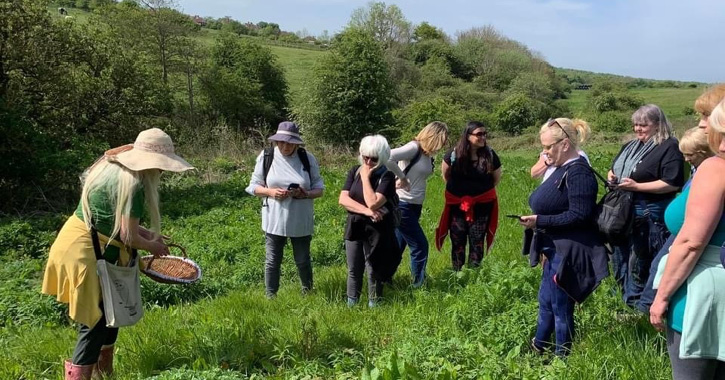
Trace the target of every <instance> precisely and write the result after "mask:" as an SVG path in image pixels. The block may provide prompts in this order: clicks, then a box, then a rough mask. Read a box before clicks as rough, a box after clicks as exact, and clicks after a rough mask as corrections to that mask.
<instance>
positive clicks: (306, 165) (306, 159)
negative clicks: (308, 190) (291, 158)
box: [297, 147, 312, 186]
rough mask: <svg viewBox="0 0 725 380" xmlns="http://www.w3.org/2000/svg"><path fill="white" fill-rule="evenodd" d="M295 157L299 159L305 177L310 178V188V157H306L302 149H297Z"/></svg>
mask: <svg viewBox="0 0 725 380" xmlns="http://www.w3.org/2000/svg"><path fill="white" fill-rule="evenodd" d="M297 155H298V156H299V157H300V161H301V162H302V170H304V171H306V172H307V176H309V177H310V186H311V185H312V171H310V157H309V156H308V155H307V151H306V150H305V148H303V147H298V148H297Z"/></svg>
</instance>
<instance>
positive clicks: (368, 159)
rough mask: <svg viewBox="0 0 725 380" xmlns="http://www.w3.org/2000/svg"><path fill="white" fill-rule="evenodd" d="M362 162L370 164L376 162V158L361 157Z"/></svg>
mask: <svg viewBox="0 0 725 380" xmlns="http://www.w3.org/2000/svg"><path fill="white" fill-rule="evenodd" d="M362 159H363V161H370V162H372V163H376V162H378V158H377V157H371V156H362Z"/></svg>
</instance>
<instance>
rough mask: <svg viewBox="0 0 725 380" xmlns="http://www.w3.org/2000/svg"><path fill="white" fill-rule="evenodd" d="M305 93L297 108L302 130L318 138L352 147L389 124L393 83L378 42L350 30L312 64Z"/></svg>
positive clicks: (393, 89)
mask: <svg viewBox="0 0 725 380" xmlns="http://www.w3.org/2000/svg"><path fill="white" fill-rule="evenodd" d="M308 88H309V91H308V92H307V94H305V95H304V98H303V99H302V101H301V104H300V105H299V106H298V107H296V108H295V112H294V113H295V118H296V120H298V121H299V122H300V123H301V125H302V127H303V129H304V131H305V133H308V134H309V136H310V137H311V138H312V139H314V140H317V141H320V142H327V143H333V144H342V145H348V146H352V145H354V144H356V143H357V142H358V141H359V140H360V139H361V138H362V137H363V136H365V135H367V134H369V133H374V132H380V131H382V130H385V129H386V128H388V127H390V126H391V125H392V124H393V119H392V116H391V110H392V108H393V96H394V91H395V88H394V85H393V83H391V82H390V79H389V71H388V67H387V65H386V63H385V59H384V58H383V51H382V48H381V46H380V45H379V44H378V43H377V42H376V41H375V40H374V39H373V38H372V37H371V36H370V35H369V34H367V33H365V32H363V31H361V30H357V29H348V30H346V31H345V32H343V33H341V34H340V35H338V41H337V43H336V44H335V45H334V47H333V50H332V52H331V53H330V54H329V55H326V56H325V57H323V58H322V59H321V60H320V61H319V62H318V64H317V65H316V66H315V69H314V72H313V75H312V78H311V83H310V84H309V86H308Z"/></svg>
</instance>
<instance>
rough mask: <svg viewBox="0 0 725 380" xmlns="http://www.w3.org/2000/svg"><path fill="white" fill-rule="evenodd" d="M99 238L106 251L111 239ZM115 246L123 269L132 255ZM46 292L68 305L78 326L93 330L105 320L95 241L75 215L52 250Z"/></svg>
mask: <svg viewBox="0 0 725 380" xmlns="http://www.w3.org/2000/svg"><path fill="white" fill-rule="evenodd" d="M98 238H99V240H100V242H101V249H105V247H106V244H107V243H108V240H109V239H108V237H107V236H105V235H103V234H100V233H99V234H98ZM111 245H114V246H116V247H118V248H119V250H120V255H119V265H127V264H128V262H129V260H130V258H131V255H130V251H129V250H128V249H127V248H126V247H125V246H124V245H123V244H121V243H120V242H118V241H117V240H111ZM42 292H43V293H44V294H48V295H54V296H56V298H57V299H58V301H59V302H63V303H67V304H68V315H69V316H70V317H71V319H73V320H74V321H76V322H78V323H81V324H84V325H86V326H88V327H91V328H92V327H93V326H95V325H96V324H97V323H98V321H99V320H100V319H101V315H102V314H101V308H100V306H99V304H100V302H101V285H100V281H99V279H98V274H97V272H96V254H95V253H94V251H93V241H92V240H91V233H90V231H89V230H88V228H87V227H86V224H85V223H84V222H83V221H82V220H81V219H80V218H78V217H77V216H75V215H72V216H71V217H70V218H68V220H67V221H66V222H65V224H64V225H63V228H62V229H61V230H60V233H59V234H58V237H56V238H55V242H53V245H52V246H51V247H50V254H49V256H48V264H47V265H46V266H45V275H44V276H43V289H42Z"/></svg>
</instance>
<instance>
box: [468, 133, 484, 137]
mask: <svg viewBox="0 0 725 380" xmlns="http://www.w3.org/2000/svg"><path fill="white" fill-rule="evenodd" d="M469 135H471V136H476V137H486V136H488V132H478V133H469Z"/></svg>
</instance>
